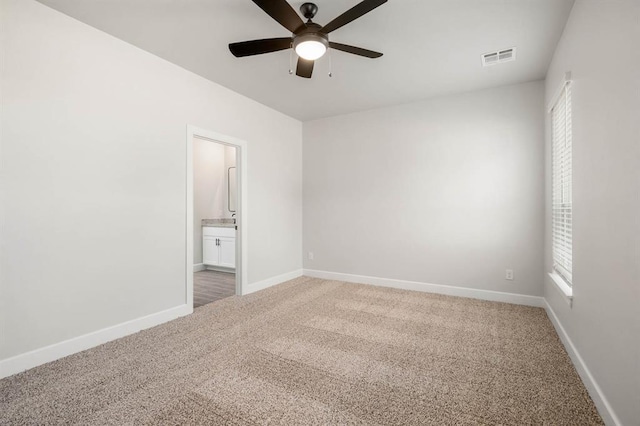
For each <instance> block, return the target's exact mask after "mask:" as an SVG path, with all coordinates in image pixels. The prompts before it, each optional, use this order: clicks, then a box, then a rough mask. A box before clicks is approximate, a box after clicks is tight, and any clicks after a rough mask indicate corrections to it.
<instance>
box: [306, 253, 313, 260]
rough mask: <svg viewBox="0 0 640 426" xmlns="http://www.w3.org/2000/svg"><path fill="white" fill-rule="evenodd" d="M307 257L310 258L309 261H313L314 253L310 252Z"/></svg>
mask: <svg viewBox="0 0 640 426" xmlns="http://www.w3.org/2000/svg"><path fill="white" fill-rule="evenodd" d="M307 257H308V258H309V260H313V252H312V251H310V252H309V253H308V254H307Z"/></svg>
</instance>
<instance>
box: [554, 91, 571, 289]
mask: <svg viewBox="0 0 640 426" xmlns="http://www.w3.org/2000/svg"><path fill="white" fill-rule="evenodd" d="M551 129H552V130H551V131H552V134H551V145H552V146H551V162H552V164H551V185H552V192H553V195H552V201H551V206H552V207H551V210H552V216H551V234H552V252H553V273H555V274H557V275H559V276H560V277H561V278H562V280H563V281H564V284H565V285H568V286H569V287H571V279H572V278H571V273H572V251H573V250H572V242H571V241H572V213H573V210H572V205H571V84H570V82H567V83H566V84H565V86H564V88H563V89H562V91H561V92H560V96H559V97H558V100H557V101H556V102H555V104H554V105H553V107H552V108H551Z"/></svg>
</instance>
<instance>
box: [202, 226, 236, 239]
mask: <svg viewBox="0 0 640 426" xmlns="http://www.w3.org/2000/svg"><path fill="white" fill-rule="evenodd" d="M202 235H203V236H207V237H235V236H236V230H235V228H216V227H212V226H205V227H203V228H202Z"/></svg>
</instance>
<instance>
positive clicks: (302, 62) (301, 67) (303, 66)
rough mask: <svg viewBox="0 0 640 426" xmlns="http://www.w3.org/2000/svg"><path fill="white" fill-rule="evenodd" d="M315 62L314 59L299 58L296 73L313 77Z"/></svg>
mask: <svg viewBox="0 0 640 426" xmlns="http://www.w3.org/2000/svg"><path fill="white" fill-rule="evenodd" d="M313 64H314V61H309V60H307V59H303V58H298V65H297V67H296V75H298V76H300V77H304V78H311V73H313Z"/></svg>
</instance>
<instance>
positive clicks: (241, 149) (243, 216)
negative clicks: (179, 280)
mask: <svg viewBox="0 0 640 426" xmlns="http://www.w3.org/2000/svg"><path fill="white" fill-rule="evenodd" d="M194 137H198V138H200V139H207V140H210V141H212V142H217V143H221V144H224V145H230V146H234V147H236V156H237V157H236V158H237V164H236V166H237V169H236V173H237V174H238V179H237V184H238V204H237V211H238V213H237V214H236V221H237V225H238V231H237V232H236V243H237V244H236V294H237V295H243V294H246V292H247V287H248V285H247V284H248V283H247V279H248V277H249V274H248V273H247V271H248V269H247V252H248V244H247V235H248V234H247V143H246V142H245V141H243V140H241V139H238V138H234V137H232V136H227V135H223V134H221V133H216V132H212V131H209V130H205V129H200V128H198V127H196V126H192V125H187V140H186V145H187V199H186V204H187V205H186V212H187V213H186V218H185V222H186V226H185V229H186V238H185V241H186V249H185V253H186V254H185V271H186V275H187V276H186V304H187V306H193V138H194Z"/></svg>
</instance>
